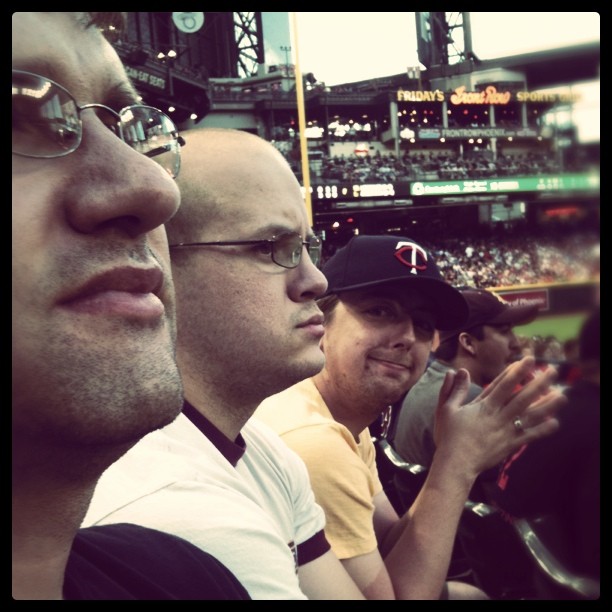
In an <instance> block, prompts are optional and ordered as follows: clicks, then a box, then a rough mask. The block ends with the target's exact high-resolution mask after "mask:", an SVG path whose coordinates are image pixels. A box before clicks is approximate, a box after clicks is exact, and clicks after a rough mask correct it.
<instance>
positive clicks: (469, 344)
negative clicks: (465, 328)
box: [458, 332, 476, 355]
mask: <svg viewBox="0 0 612 612" xmlns="http://www.w3.org/2000/svg"><path fill="white" fill-rule="evenodd" d="M458 340H459V346H461V348H462V349H463V350H464V351H465V352H466V353H469V354H470V355H475V354H476V346H475V345H474V337H473V336H472V335H471V334H468V333H467V332H461V333H460V334H459V337H458Z"/></svg>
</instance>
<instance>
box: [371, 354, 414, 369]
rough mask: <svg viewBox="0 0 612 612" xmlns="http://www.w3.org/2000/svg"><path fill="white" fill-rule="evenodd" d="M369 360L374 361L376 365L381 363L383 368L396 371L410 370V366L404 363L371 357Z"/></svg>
mask: <svg viewBox="0 0 612 612" xmlns="http://www.w3.org/2000/svg"><path fill="white" fill-rule="evenodd" d="M370 359H371V360H372V361H376V362H377V363H381V364H382V365H384V366H387V367H390V368H394V369H397V370H410V369H411V366H410V365H408V364H407V363H404V362H403V361H396V360H394V359H384V358H382V357H373V356H370Z"/></svg>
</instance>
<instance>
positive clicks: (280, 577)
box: [83, 408, 329, 599]
mask: <svg viewBox="0 0 612 612" xmlns="http://www.w3.org/2000/svg"><path fill="white" fill-rule="evenodd" d="M191 410H194V409H193V408H191ZM217 432H218V430H217ZM218 433H219V435H221V434H220V432H218ZM241 436H242V438H243V439H244V443H245V444H246V449H245V451H244V454H243V455H242V456H241V457H240V459H238V460H237V463H236V465H235V466H234V465H232V463H231V462H230V461H229V460H228V459H227V458H226V457H225V456H224V455H223V454H222V453H221V452H220V451H219V450H218V449H217V447H216V446H215V445H214V444H213V443H212V442H211V441H210V440H209V439H208V438H207V437H206V436H205V435H204V434H203V433H202V431H200V429H199V428H198V427H196V425H194V423H192V421H191V420H189V418H187V417H186V416H185V414H181V415H179V417H178V418H177V419H176V420H175V421H174V422H173V423H171V424H170V425H168V426H166V427H164V428H163V429H161V430H158V431H155V432H152V433H150V434H149V435H147V436H146V437H145V438H143V439H142V440H141V441H140V442H138V443H137V444H136V445H135V446H134V447H133V448H132V449H130V450H129V451H128V452H127V453H126V454H125V455H124V456H123V457H121V459H119V460H118V461H117V462H116V463H114V464H113V465H112V466H110V467H109V468H108V469H107V470H106V472H104V474H103V475H102V478H101V479H100V481H99V483H98V486H97V488H96V491H95V494H94V497H93V500H92V503H91V505H90V507H89V511H88V513H87V515H86V517H85V520H84V522H83V526H89V525H103V524H108V523H119V522H129V523H136V524H138V525H144V526H146V527H151V528H155V529H159V530H160V531H165V532H168V533H172V534H175V535H177V536H179V537H182V538H184V539H186V540H188V541H190V542H192V543H194V544H195V545H196V546H199V547H200V548H202V549H203V550H205V551H206V552H208V553H210V554H211V555H213V556H214V557H216V558H217V559H218V560H219V561H221V562H222V563H223V564H224V565H226V566H227V567H228V569H230V571H232V572H233V573H234V575H235V576H236V577H237V578H238V580H239V581H240V582H241V583H242V584H243V585H244V587H245V588H246V589H247V590H248V592H249V594H250V595H251V597H252V598H253V599H307V598H306V596H305V595H304V593H303V592H302V591H301V589H300V587H299V582H298V577H297V566H298V565H302V564H304V563H305V562H308V561H311V560H312V559H314V558H317V557H318V556H320V555H321V554H323V553H324V552H326V550H329V545H328V544H327V542H326V541H325V540H324V539H323V529H324V526H325V516H324V513H323V511H322V509H321V507H320V506H318V505H317V504H316V502H315V500H314V495H313V493H312V489H311V487H310V481H309V478H308V472H307V471H306V467H305V465H304V463H303V462H302V460H301V459H300V458H299V457H298V456H297V455H296V454H295V453H294V452H293V451H291V450H290V449H289V448H288V447H287V446H286V445H285V443H284V442H283V441H282V440H281V439H280V438H279V437H278V436H277V435H276V434H275V433H274V432H273V431H272V430H270V429H269V428H268V427H267V426H266V425H264V424H263V423H259V422H257V421H254V420H251V421H249V422H248V423H247V424H246V425H245V427H244V428H243V429H242V432H241ZM239 441H240V438H239V440H238V441H237V442H239ZM225 442H226V443H227V444H228V445H230V446H233V447H234V449H236V448H237V449H238V456H239V454H240V451H241V449H240V447H238V446H237V445H236V444H233V443H231V442H230V441H229V440H227V439H225ZM235 458H236V456H234V459H235ZM304 553H305V554H304ZM304 556H306V557H307V558H304Z"/></svg>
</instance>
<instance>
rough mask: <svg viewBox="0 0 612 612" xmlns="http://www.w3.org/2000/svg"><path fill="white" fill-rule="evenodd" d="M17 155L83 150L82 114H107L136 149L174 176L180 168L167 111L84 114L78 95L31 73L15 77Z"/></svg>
mask: <svg viewBox="0 0 612 612" xmlns="http://www.w3.org/2000/svg"><path fill="white" fill-rule="evenodd" d="M12 93H13V96H12V98H13V103H12V111H13V143H12V147H13V148H12V151H13V153H17V154H19V155H25V156H27V157H42V158H52V157H60V156H63V155H67V154H69V153H72V152H73V151H76V149H77V148H78V147H79V145H80V144H81V139H82V123H81V119H80V113H81V112H82V111H84V110H87V109H91V110H93V111H94V112H97V113H99V114H101V113H103V112H105V111H106V112H107V113H108V115H109V117H108V119H107V118H106V117H104V123H105V125H106V126H107V127H108V128H109V129H110V130H111V131H112V132H113V133H114V134H115V135H117V136H118V137H119V138H121V139H122V140H123V141H124V142H125V143H126V144H128V145H129V146H130V147H132V148H133V149H135V150H136V151H138V152H139V153H142V154H143V155H146V156H147V157H150V158H152V159H154V160H155V161H156V162H157V163H158V164H160V165H161V166H162V167H163V168H164V169H165V170H166V171H167V172H168V173H169V174H170V175H171V176H173V177H175V176H177V174H178V171H179V168H180V145H179V143H178V133H177V130H176V126H175V125H174V123H173V122H172V120H171V119H170V118H169V117H168V116H167V115H165V114H164V113H162V112H161V111H159V110H157V109H155V108H153V107H151V106H144V105H139V104H136V105H132V106H128V107H126V108H124V109H122V110H121V111H120V112H119V113H116V112H115V111H113V110H112V109H110V108H108V107H105V106H103V105H99V104H86V105H85V106H83V107H81V108H80V109H79V107H78V105H77V103H76V101H75V100H74V98H73V97H72V95H71V94H70V93H69V92H68V91H67V90H65V89H64V88H63V87H61V86H60V85H58V84H57V83H54V82H53V81H51V80H49V79H47V78H45V77H42V76H39V75H36V74H32V73H27V72H21V71H13V87H12Z"/></svg>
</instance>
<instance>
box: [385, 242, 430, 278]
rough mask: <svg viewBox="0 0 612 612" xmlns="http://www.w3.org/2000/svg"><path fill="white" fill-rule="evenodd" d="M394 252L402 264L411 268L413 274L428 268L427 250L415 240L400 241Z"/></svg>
mask: <svg viewBox="0 0 612 612" xmlns="http://www.w3.org/2000/svg"><path fill="white" fill-rule="evenodd" d="M393 254H394V255H395V257H397V259H398V260H399V261H400V262H401V263H402V264H404V265H405V266H408V267H409V268H411V270H410V273H411V274H417V271H419V270H420V271H423V270H427V251H426V250H425V249H424V248H423V247H421V246H419V245H418V244H416V243H415V242H398V243H397V245H396V246H395V253H393ZM419 260H420V261H421V262H422V263H419Z"/></svg>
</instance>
